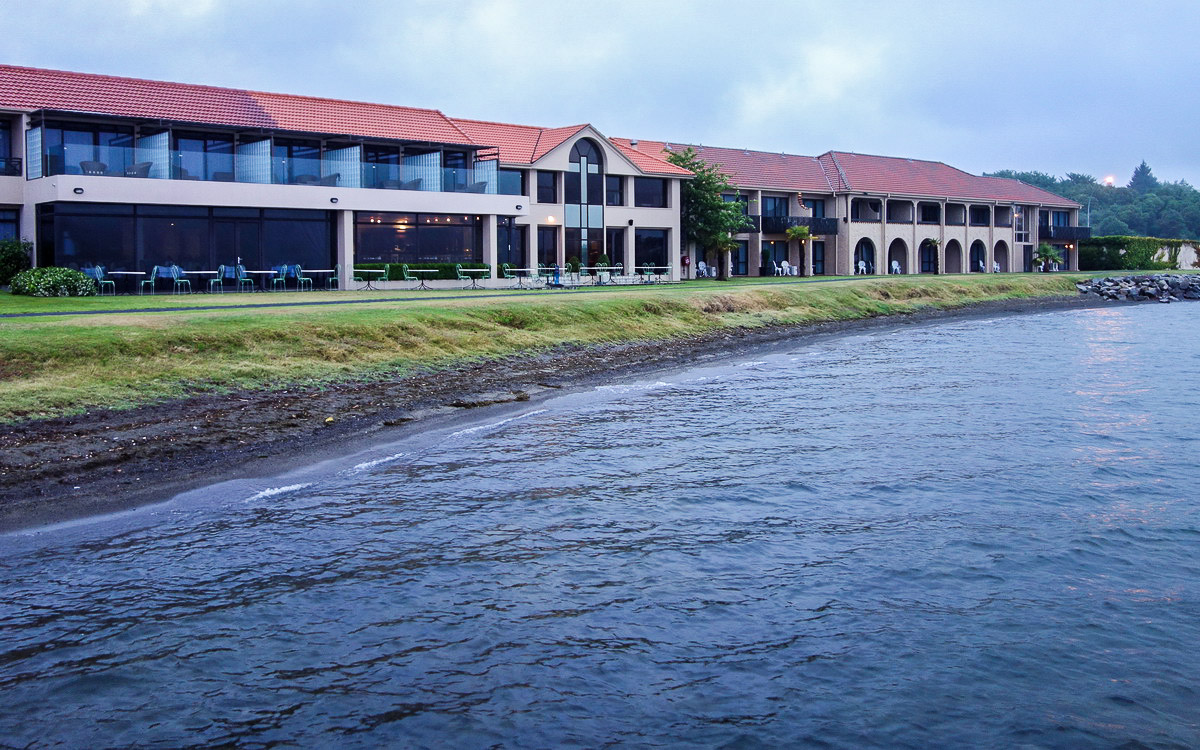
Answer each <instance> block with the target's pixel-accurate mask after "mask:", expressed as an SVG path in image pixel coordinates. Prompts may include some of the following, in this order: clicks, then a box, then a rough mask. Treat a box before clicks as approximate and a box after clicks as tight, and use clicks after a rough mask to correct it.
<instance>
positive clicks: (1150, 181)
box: [1129, 160, 1158, 193]
mask: <svg viewBox="0 0 1200 750" xmlns="http://www.w3.org/2000/svg"><path fill="white" fill-rule="evenodd" d="M1156 187H1158V178H1157V177H1155V176H1154V173H1153V172H1151V171H1150V165H1149V164H1147V163H1146V162H1145V161H1144V160H1143V161H1142V163H1141V164H1139V165H1138V168H1137V169H1135V170H1133V177H1131V178H1130V179H1129V188H1130V189H1131V190H1136V191H1137V192H1139V193H1148V192H1150V191H1151V190H1153V189H1154V188H1156Z"/></svg>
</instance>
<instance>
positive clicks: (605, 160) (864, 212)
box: [0, 65, 1090, 288]
mask: <svg viewBox="0 0 1200 750" xmlns="http://www.w3.org/2000/svg"><path fill="white" fill-rule="evenodd" d="M681 148H685V146H683V145H679V144H673V143H664V142H651V141H642V142H638V141H635V140H628V139H619V138H607V137H605V136H604V135H603V134H602V133H600V132H599V131H598V130H597V129H596V128H594V127H593V126H591V125H586V124H585V125H575V126H570V127H563V128H540V127H532V126H526V125H514V124H506V123H495V122H486V121H480V120H468V119H461V118H453V117H447V116H446V115H444V114H442V113H441V112H439V111H437V110H432V109H417V108H412V107H400V106H391V105H382V104H369V103H363V102H352V101H341V100H334V99H323V98H315V97H305V96H293V95H286V94H273V93H263V92H254V91H243V90H238V89H227V88H218V87H213V86H199V85H191V84H179V83H167V82H160V81H148V80H140V79H132V78H119V77H113V76H103V75H93V74H84V73H72V72H63V71H53V70H43V69H37V68H25V67H17V66H9V65H0V238H4V237H14V236H19V237H25V238H28V239H30V240H32V241H33V242H34V244H35V251H34V255H35V258H34V260H35V263H36V264H37V265H40V266H45V265H57V266H68V267H77V268H81V267H85V266H88V265H103V266H105V267H107V268H108V270H109V271H121V270H128V271H146V270H148V269H149V268H150V267H151V266H153V265H165V264H178V265H180V266H182V267H184V268H185V269H189V270H192V269H194V270H198V269H215V268H216V267H217V266H218V265H221V264H225V265H231V264H234V263H239V262H240V263H241V264H243V265H245V266H247V267H248V268H259V269H267V268H271V267H272V266H275V265H279V264H283V263H287V264H300V265H302V266H304V267H305V268H309V269H319V268H330V269H332V268H338V269H340V272H341V279H340V281H341V288H347V286H348V282H349V280H350V279H349V274H350V269H351V268H352V267H353V265H354V263H413V264H420V263H430V262H442V263H483V264H486V265H487V266H488V267H489V268H490V269H491V270H490V276H491V278H492V279H495V278H496V277H497V276H498V275H499V266H500V264H504V263H507V264H509V265H510V266H511V267H514V268H518V267H519V268H531V267H535V266H536V265H538V264H539V263H540V264H543V265H546V266H554V265H558V266H562V265H564V263H565V262H567V261H569V260H573V259H578V260H579V261H580V262H582V263H583V264H584V265H591V266H594V265H596V264H597V263H598V262H600V261H601V260H602V259H603V257H607V259H608V262H609V264H616V263H620V264H622V265H624V266H625V268H626V269H629V268H631V267H632V266H635V265H636V266H641V265H644V264H650V265H654V266H660V267H667V268H669V275H670V277H671V278H672V279H679V278H683V277H686V276H688V275H690V274H692V273H694V268H695V265H696V264H695V263H690V264H689V263H684V262H682V261H683V258H684V257H685V255H686V257H687V259H688V260H689V261H691V260H696V261H699V260H702V259H701V258H699V257H695V256H696V253H695V250H694V248H692V249H686V250H685V248H684V247H683V243H682V233H681V231H680V223H679V201H680V188H681V181H682V180H684V179H687V178H688V177H689V175H690V173H689V172H687V171H686V170H684V169H680V168H679V167H676V166H674V165H673V164H671V163H670V162H668V161H667V160H666V157H667V156H668V155H669V154H670V152H672V151H677V150H679V149H681ZM696 150H697V152H698V153H699V155H700V157H701V158H703V159H705V160H706V161H709V162H712V163H715V164H718V165H720V167H721V169H722V170H723V171H724V172H725V173H726V174H727V176H728V177H729V179H730V181H731V182H732V183H733V184H734V185H736V186H737V191H736V192H735V193H731V194H730V195H728V196H727V199H728V200H737V201H742V202H743V203H744V205H745V213H746V215H747V230H748V231H746V232H744V233H742V234H739V235H737V237H736V239H737V241H738V250H737V252H735V253H734V254H733V257H732V259H731V266H730V268H729V269H727V270H728V272H729V273H731V274H734V275H750V276H754V275H759V274H761V273H763V270H764V268H765V269H771V268H773V266H772V263H773V262H774V263H777V264H778V263H782V261H784V260H787V261H788V262H789V264H790V265H792V266H796V267H797V268H798V269H800V270H801V272H802V273H803V274H805V275H820V274H850V273H854V272H856V271H865V272H867V273H880V274H882V273H888V272H889V271H893V270H895V271H898V272H900V273H906V274H907V273H962V272H976V271H985V272H986V271H992V270H999V271H1020V270H1032V257H1033V250H1034V248H1036V246H1037V244H1038V243H1039V242H1043V241H1045V242H1050V243H1051V244H1055V245H1057V246H1059V247H1060V248H1061V250H1062V252H1063V255H1064V258H1065V259H1066V266H1067V267H1069V268H1072V269H1074V268H1077V267H1078V253H1077V250H1076V245H1075V242H1076V241H1077V240H1078V239H1082V238H1084V237H1087V236H1089V235H1090V229H1087V228H1084V227H1079V226H1078V218H1079V208H1080V206H1079V204H1077V203H1074V202H1072V201H1069V200H1066V199H1064V198H1061V197H1059V196H1056V195H1053V194H1051V193H1048V192H1046V191H1043V190H1039V189H1037V188H1034V187H1032V186H1030V185H1026V184H1024V183H1021V182H1019V181H1016V180H1009V179H1001V178H992V177H978V176H975V175H971V174H968V173H966V172H963V171H961V170H958V169H954V168H953V167H949V166H947V165H945V164H941V163H938V162H928V161H918V160H912V159H903V158H893V157H881V156H866V155H862V154H853V153H846V152H833V151H831V152H827V153H825V154H822V155H821V156H816V157H812V156H797V155H792V154H779V153H767V152H761V151H748V150H742V149H728V148H712V147H696ZM794 225H805V226H808V227H809V228H810V232H811V239H810V240H808V241H806V242H799V241H788V240H787V238H786V237H785V235H784V232H785V230H786V229H787V228H788V227H789V226H794ZM709 260H710V261H711V260H712V259H709ZM768 272H770V271H768Z"/></svg>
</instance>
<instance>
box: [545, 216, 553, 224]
mask: <svg viewBox="0 0 1200 750" xmlns="http://www.w3.org/2000/svg"><path fill="white" fill-rule="evenodd" d="M546 223H547V224H553V223H554V217H553V216H547V217H546Z"/></svg>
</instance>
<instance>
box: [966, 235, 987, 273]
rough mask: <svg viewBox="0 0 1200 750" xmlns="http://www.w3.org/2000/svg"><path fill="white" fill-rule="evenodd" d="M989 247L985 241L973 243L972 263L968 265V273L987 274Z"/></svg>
mask: <svg viewBox="0 0 1200 750" xmlns="http://www.w3.org/2000/svg"><path fill="white" fill-rule="evenodd" d="M987 271H988V267H987V245H985V244H983V240H975V241H974V242H972V243H971V262H970V263H968V264H967V273H987Z"/></svg>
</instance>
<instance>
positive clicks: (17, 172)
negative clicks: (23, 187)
mask: <svg viewBox="0 0 1200 750" xmlns="http://www.w3.org/2000/svg"><path fill="white" fill-rule="evenodd" d="M0 175H3V176H4V177H20V176H21V157H19V156H0Z"/></svg>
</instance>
